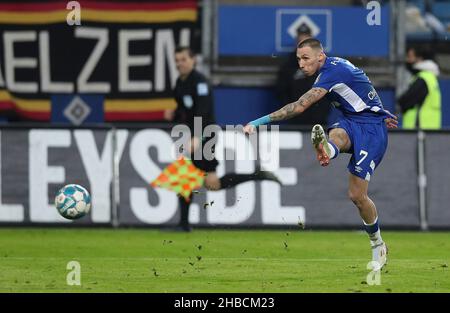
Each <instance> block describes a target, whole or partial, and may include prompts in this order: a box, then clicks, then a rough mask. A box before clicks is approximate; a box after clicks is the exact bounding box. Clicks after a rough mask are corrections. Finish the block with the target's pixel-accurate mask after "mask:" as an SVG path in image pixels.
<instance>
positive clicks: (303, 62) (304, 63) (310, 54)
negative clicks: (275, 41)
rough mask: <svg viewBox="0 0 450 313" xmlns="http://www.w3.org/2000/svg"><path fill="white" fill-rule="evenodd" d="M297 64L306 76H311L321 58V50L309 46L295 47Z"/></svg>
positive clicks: (317, 67) (318, 65)
mask: <svg viewBox="0 0 450 313" xmlns="http://www.w3.org/2000/svg"><path fill="white" fill-rule="evenodd" d="M297 60H298V66H299V67H300V69H301V70H302V72H303V73H304V74H305V75H306V76H313V75H314V74H315V73H316V72H317V70H318V69H319V67H320V64H321V61H322V60H323V52H321V51H320V50H317V49H313V48H311V47H308V46H306V47H302V48H300V49H297Z"/></svg>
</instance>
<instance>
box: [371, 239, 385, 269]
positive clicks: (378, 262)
mask: <svg viewBox="0 0 450 313" xmlns="http://www.w3.org/2000/svg"><path fill="white" fill-rule="evenodd" d="M370 244H371V245H372V262H375V263H374V269H373V270H375V271H377V270H381V269H382V268H383V266H385V265H386V263H387V254H388V247H387V245H386V243H384V242H381V243H374V242H370ZM375 267H376V268H375Z"/></svg>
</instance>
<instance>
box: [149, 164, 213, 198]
mask: <svg viewBox="0 0 450 313" xmlns="http://www.w3.org/2000/svg"><path fill="white" fill-rule="evenodd" d="M204 180H205V172H204V171H202V170H200V169H198V168H196V167H195V166H194V165H193V164H192V161H191V160H189V159H185V158H184V157H183V156H181V157H180V158H179V159H178V160H176V161H175V162H173V163H171V164H169V165H168V166H167V167H166V168H165V169H164V170H163V171H162V173H161V174H160V175H159V176H158V177H157V178H156V179H155V180H154V181H152V182H151V183H150V186H152V187H160V188H166V189H168V190H172V191H175V192H176V193H177V194H179V195H180V196H182V197H183V198H185V199H186V201H190V195H191V193H192V191H193V190H195V189H197V188H200V187H202V186H203V182H204Z"/></svg>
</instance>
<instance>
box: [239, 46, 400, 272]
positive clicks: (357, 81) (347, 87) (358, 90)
mask: <svg viewBox="0 0 450 313" xmlns="http://www.w3.org/2000/svg"><path fill="white" fill-rule="evenodd" d="M297 59H298V63H299V67H300V69H301V70H302V71H303V72H304V73H305V75H307V76H312V75H314V74H315V73H316V72H318V74H319V75H318V77H317V79H316V81H315V83H314V85H313V86H312V88H311V89H310V90H309V91H308V92H307V93H305V94H304V95H303V96H301V97H300V98H299V99H298V100H297V101H295V102H292V103H289V104H287V105H285V106H284V107H283V108H281V109H280V110H278V111H275V112H273V113H271V114H269V115H266V116H264V117H261V118H259V119H257V120H254V121H251V122H249V123H248V124H247V125H246V126H245V127H244V132H246V133H249V134H250V133H253V132H254V131H255V128H256V127H257V126H258V125H262V124H266V123H270V122H274V121H282V120H286V119H288V118H291V117H293V116H295V115H298V114H301V113H303V112H304V111H305V110H307V109H308V108H309V107H310V106H311V105H312V104H313V103H315V102H317V101H319V100H320V99H321V98H322V97H324V96H327V97H328V98H329V100H330V102H331V103H333V105H334V106H336V108H337V109H339V110H340V111H342V113H343V114H344V117H343V119H342V120H340V121H339V122H338V123H335V124H333V125H332V126H331V127H330V130H329V137H328V138H327V136H326V134H325V132H324V130H323V128H322V126H321V125H314V126H313V129H312V133H311V141H312V144H313V146H314V149H315V150H316V154H317V159H318V161H319V163H320V165H322V166H327V165H328V164H329V163H330V160H332V159H334V158H336V157H337V156H338V155H339V153H350V154H351V155H352V157H351V159H350V162H349V164H348V167H347V168H348V170H349V172H350V176H349V189H348V196H349V197H350V199H351V200H352V202H353V203H354V204H355V205H356V206H357V208H358V209H359V214H360V215H361V218H362V220H363V223H364V228H365V230H366V232H367V233H368V235H369V238H370V243H371V248H372V261H376V262H377V263H376V264H378V266H379V269H381V268H382V267H383V266H384V265H385V263H386V254H387V247H386V244H385V243H384V241H383V239H382V238H381V234H380V229H379V226H378V214H377V210H376V207H375V204H374V203H373V201H372V200H371V199H370V198H369V197H368V195H367V190H368V186H369V181H370V178H371V177H372V175H373V172H374V170H375V168H376V167H377V166H378V165H379V164H380V162H381V160H382V159H383V155H384V153H385V151H386V148H387V144H388V137H387V128H396V127H397V117H396V116H394V115H392V114H391V113H389V112H388V111H386V110H385V109H384V108H383V105H382V103H381V100H380V98H379V96H378V94H377V92H376V91H375V89H374V87H373V86H372V83H371V82H370V80H369V78H368V77H367V76H366V74H365V73H364V72H363V71H362V70H360V69H359V68H357V67H355V66H354V65H353V64H352V63H350V62H349V61H348V60H345V59H342V58H337V57H328V56H326V55H325V53H324V51H323V47H322V44H321V43H320V41H318V40H317V39H312V38H310V39H306V40H304V41H302V42H300V43H299V44H298V46H297Z"/></svg>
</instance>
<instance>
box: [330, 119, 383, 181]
mask: <svg viewBox="0 0 450 313" xmlns="http://www.w3.org/2000/svg"><path fill="white" fill-rule="evenodd" d="M333 128H342V129H344V130H345V131H346V132H347V135H348V137H349V138H350V141H351V147H350V151H348V153H351V154H352V158H351V159H350V162H349V163H348V166H347V168H348V170H349V171H350V173H352V174H353V175H356V176H358V177H360V178H362V179H365V180H367V181H370V178H371V176H372V175H373V172H374V171H375V169H376V168H377V166H378V165H380V163H381V160H382V159H383V156H384V153H385V152H386V148H387V145H388V135H387V127H386V125H385V123H384V121H381V122H379V123H374V124H369V123H359V122H355V121H352V120H349V119H342V120H340V121H339V122H338V123H335V124H333V125H332V126H331V127H330V128H329V130H331V129H333Z"/></svg>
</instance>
